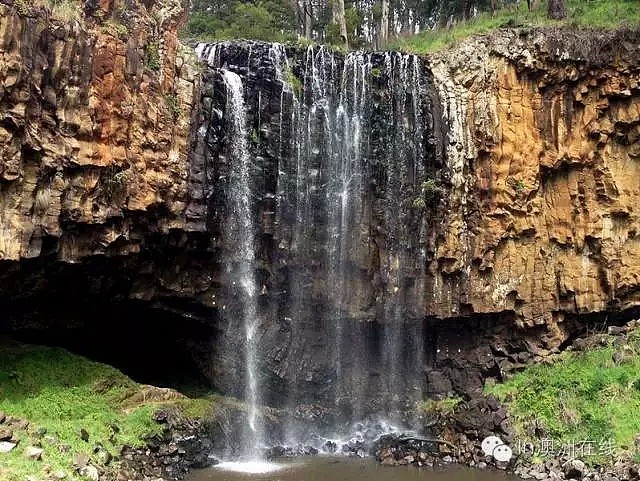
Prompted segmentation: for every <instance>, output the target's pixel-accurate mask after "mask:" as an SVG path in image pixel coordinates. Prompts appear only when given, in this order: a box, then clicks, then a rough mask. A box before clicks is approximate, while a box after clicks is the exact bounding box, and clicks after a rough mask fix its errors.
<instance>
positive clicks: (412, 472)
mask: <svg viewBox="0 0 640 481" xmlns="http://www.w3.org/2000/svg"><path fill="white" fill-rule="evenodd" d="M269 470H270V471H269ZM247 471H254V472H247ZM255 471H263V472H255ZM264 471H268V472H264ZM419 480H424V481H426V480H428V481H520V480H519V478H517V477H515V476H512V475H508V474H506V473H503V472H499V471H498V472H496V471H480V470H474V469H470V468H465V467H462V466H450V467H448V468H447V469H446V470H442V471H434V470H431V469H425V468H417V467H414V466H399V467H386V466H381V465H380V464H378V463H377V462H376V461H375V460H374V459H372V458H364V459H362V458H348V457H332V456H315V457H311V458H293V459H285V460H281V461H277V462H275V463H266V464H264V465H257V464H251V463H223V464H221V465H219V466H216V467H213V468H209V469H203V470H199V471H196V472H194V473H192V474H191V475H190V476H189V478H187V481H419Z"/></svg>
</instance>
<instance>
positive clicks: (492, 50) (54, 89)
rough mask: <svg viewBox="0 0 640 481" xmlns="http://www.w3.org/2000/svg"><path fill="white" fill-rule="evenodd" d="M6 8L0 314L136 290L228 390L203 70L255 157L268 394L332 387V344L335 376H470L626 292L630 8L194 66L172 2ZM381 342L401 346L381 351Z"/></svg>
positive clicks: (461, 382)
mask: <svg viewBox="0 0 640 481" xmlns="http://www.w3.org/2000/svg"><path fill="white" fill-rule="evenodd" d="M43 1H44V0H43ZM20 5H22V3H20V4H18V3H12V2H10V1H8V0H7V1H3V2H2V4H1V5H0V28H1V30H0V31H1V32H2V36H1V37H0V54H1V56H0V80H1V81H2V89H1V91H0V93H1V97H0V111H1V112H2V122H0V138H1V139H2V158H1V160H0V205H1V206H2V209H1V211H0V258H2V262H0V299H2V300H3V302H5V304H6V305H7V306H8V311H9V312H10V314H9V315H7V318H6V319H5V320H4V321H1V322H0V328H1V329H2V330H6V329H10V330H13V331H20V330H21V329H22V328H24V327H25V326H28V327H29V329H40V330H46V329H47V328H50V327H51V326H52V325H55V326H56V329H60V328H63V327H65V322H64V321H61V322H56V323H55V324H54V323H53V321H51V319H50V318H49V317H47V316H48V314H46V313H48V312H49V311H50V309H51V308H52V307H56V308H57V309H64V312H65V315H71V314H72V313H73V311H74V309H76V310H78V312H76V316H75V317H76V319H75V321H78V322H79V323H80V324H91V320H92V312H91V311H90V310H88V309H89V308H87V307H86V306H87V305H92V303H93V304H95V303H96V302H98V301H99V302H100V303H102V304H104V305H107V304H109V303H112V302H116V301H117V302H118V303H124V305H125V307H126V306H128V304H127V303H128V302H130V301H132V300H136V301H137V302H138V303H137V304H136V306H138V307H139V306H143V307H144V308H147V307H155V308H161V309H162V310H163V311H166V312H171V313H173V314H174V315H176V316H177V318H179V319H182V321H183V322H184V323H185V324H184V328H185V329H184V331H185V332H187V333H196V332H197V335H196V334H193V335H191V334H185V338H186V339H185V343H186V345H188V346H189V349H190V350H191V354H192V355H193V356H194V358H196V360H197V362H198V364H199V367H200V369H201V371H202V372H204V373H205V375H206V376H207V377H209V378H210V379H212V380H213V381H214V383H216V384H217V385H218V386H220V387H222V388H223V389H225V390H227V391H230V392H235V393H236V394H242V393H241V392H239V391H238V389H237V388H234V386H233V379H237V375H238V372H237V370H238V369H240V367H239V364H241V363H242V357H241V356H238V357H235V358H229V356H228V353H221V352H220V350H219V349H216V346H220V345H224V343H221V342H220V341H221V339H225V340H226V341H228V342H229V343H230V345H232V346H235V345H236V344H234V343H235V342H240V341H239V340H238V339H236V337H234V333H233V330H234V326H236V324H234V322H235V320H236V318H235V317H234V316H233V315H229V314H228V313H225V312H223V311H226V310H227V309H229V312H231V313H232V314H233V313H234V312H237V310H238V309H239V304H238V303H239V302H240V299H239V298H238V292H237V289H235V288H234V285H233V282H234V281H235V280H234V279H232V278H230V276H229V275H228V273H227V271H226V270H225V259H224V258H223V257H224V255H225V249H227V250H228V248H229V246H228V245H225V243H224V239H225V237H224V232H225V229H226V226H225V220H226V219H227V217H228V216H227V209H228V207H229V205H228V202H227V200H226V199H227V198H228V197H227V192H226V190H225V189H226V188H227V187H228V182H227V180H226V176H227V175H228V174H229V172H230V168H229V165H228V163H227V160H229V159H232V158H233V157H232V156H230V155H229V152H228V151H227V150H226V149H227V146H228V145H229V137H228V135H229V134H228V132H229V131H228V129H226V127H225V125H226V124H225V122H226V117H225V115H224V114H225V112H224V108H225V105H227V102H226V100H227V99H226V95H227V93H226V90H225V86H224V82H223V79H222V77H221V76H220V71H219V68H221V67H224V68H227V69H228V70H232V71H235V73H237V74H238V75H240V76H241V77H242V82H243V88H244V93H245V105H246V108H247V112H246V114H247V119H248V120H247V122H248V129H247V132H248V136H249V139H248V144H249V146H250V148H251V151H252V154H253V155H254V158H253V159H252V160H253V163H252V169H253V170H252V173H253V176H252V179H251V184H252V185H251V192H252V193H254V194H255V195H256V196H257V198H256V199H255V200H254V202H255V204H254V210H253V212H254V215H255V219H254V224H255V226H257V232H256V241H257V243H256V246H257V247H256V248H257V252H256V253H255V254H256V271H255V278H256V280H257V283H258V286H257V287H258V289H259V290H260V296H259V297H260V299H259V310H260V313H261V316H262V320H263V321H262V323H261V334H260V338H261V348H260V349H261V352H260V356H259V359H257V361H256V362H257V365H258V366H259V368H260V370H261V375H262V376H263V378H264V379H265V385H266V392H264V393H263V394H264V396H265V398H264V399H265V401H267V402H270V403H273V402H276V400H278V399H280V400H282V399H284V398H285V396H283V394H284V393H288V396H289V397H290V398H291V399H293V402H294V403H298V402H311V401H313V400H315V396H316V393H317V392H320V393H321V397H322V398H323V399H324V400H331V399H332V398H331V396H334V397H337V398H340V397H341V392H340V389H339V388H336V385H335V379H336V376H337V374H336V368H337V367H336V366H338V364H336V362H335V361H336V360H337V359H339V357H338V356H339V355H346V357H345V358H343V361H344V363H340V364H339V366H340V368H341V369H345V370H346V371H344V372H346V373H347V378H352V379H356V378H357V376H356V374H360V373H363V374H364V375H365V376H367V380H366V382H362V383H360V382H355V383H354V390H353V392H352V393H351V394H353V395H355V396H364V397H365V398H373V397H375V396H376V393H380V392H387V394H389V392H391V391H393V390H395V389H397V388H398V386H392V385H389V384H387V385H386V386H383V385H382V384H381V381H380V379H382V377H380V376H379V375H380V374H381V372H382V371H384V370H389V369H391V370H393V369H395V370H396V371H397V374H396V375H403V382H405V381H406V382H407V385H411V386H412V385H413V382H414V381H413V380H414V379H418V380H420V381H424V380H426V381H427V382H426V386H422V388H425V387H426V389H427V391H428V392H429V393H432V394H439V393H444V392H448V391H451V390H458V391H464V390H472V389H477V388H478V387H479V386H480V383H481V380H482V377H485V376H500V375H501V372H502V371H504V369H508V368H509V367H510V366H512V365H514V364H518V363H521V362H526V360H527V359H528V358H529V357H530V356H531V355H534V356H535V355H544V353H545V352H546V351H548V350H551V349H555V348H558V347H559V346H561V345H562V343H563V342H565V341H566V340H567V339H568V338H569V337H570V336H571V335H572V334H573V333H574V332H575V330H576V329H577V326H579V325H580V323H581V322H583V320H584V321H585V322H586V321H592V320H593V319H594V317H593V316H595V315H600V314H601V315H602V317H605V316H610V317H611V318H612V317H614V316H615V315H619V314H620V313H624V312H625V311H626V312H628V311H629V310H630V309H633V308H636V307H638V306H640V296H639V294H638V293H639V292H640V244H639V242H638V237H637V231H638V223H639V218H638V214H637V212H636V210H637V206H635V203H636V202H637V200H638V199H640V186H638V185H637V182H636V180H635V179H636V178H637V176H638V174H640V163H639V162H640V158H639V156H640V141H639V139H640V85H639V84H638V78H639V74H640V50H639V47H638V44H639V39H640V34H639V33H638V32H637V31H635V32H633V31H619V32H615V33H606V32H604V33H603V32H592V31H578V32H570V31H567V30H557V31H556V30H552V29H545V30H505V31H500V32H497V33H495V34H492V35H490V36H487V37H480V38H475V39H470V40H468V41H466V42H463V43H462V44H461V45H459V46H457V47H455V48H452V49H450V50H448V51H446V52H443V53H439V54H433V55H429V56H427V57H424V58H418V57H413V56H408V55H401V54H391V53H389V54H382V53H374V54H362V53H352V54H349V56H347V57H346V58H345V57H344V56H343V55H341V54H338V53H333V52H329V51H328V50H326V49H322V48H319V47H315V48H311V49H298V48H287V49H284V48H283V47H282V46H274V45H267V44H260V43H234V44H228V45H225V46H219V47H217V48H218V50H217V51H216V53H215V55H218V57H217V58H216V57H215V55H214V58H213V60H212V61H211V62H210V63H209V66H197V62H196V59H195V55H194V54H193V52H192V50H191V49H189V48H187V47H183V46H180V45H179V43H178V40H177V28H178V27H179V25H180V23H181V21H182V19H183V15H184V11H183V6H182V5H181V4H180V3H179V2H177V1H175V0H174V1H169V0H166V1H164V0H163V1H158V2H153V1H147V2H143V4H141V5H137V6H133V5H128V4H127V5H126V8H122V7H119V6H118V5H119V4H118V2H93V1H88V2H85V3H84V14H83V15H82V18H80V19H79V20H66V21H62V20H57V19H56V18H55V16H53V15H52V14H51V13H50V12H49V10H47V8H46V7H29V8H28V9H26V10H25V8H23V7H21V6H20ZM121 5H125V4H124V3H122V4H121ZM209 54H211V51H209V52H208V53H207V55H209ZM199 69H200V70H201V72H202V73H201V74H200V72H199ZM227 117H228V116H227ZM354 139H355V140H354ZM346 140H348V141H349V142H346ZM345 145H349V146H351V147H349V148H348V149H346V150H344V147H345ZM356 146H357V147H358V148H357V149H356V148H353V147H356ZM331 169H334V170H331ZM345 199H346V200H345ZM634 208H635V210H634ZM227 267H228V266H227ZM78 306H85V307H82V309H85V310H83V311H82V312H80V311H79V310H80V307H78ZM34 308H37V309H38V311H39V312H40V313H45V315H42V314H40V315H37V316H36V315H33V309H34ZM72 317H73V316H72ZM329 319H331V320H334V321H337V320H339V321H340V322H339V323H334V322H332V323H329V324H326V323H325V321H327V320H329ZM111 322H113V325H114V326H118V327H117V328H123V327H124V325H123V324H118V323H119V322H120V321H119V319H117V318H116V319H113V320H112V321H111ZM140 322H143V320H140ZM145 322H146V321H145ZM134 325H135V323H129V324H127V325H126V326H127V328H129V329H134V328H135V327H131V326H134ZM194 326H196V327H197V329H196V327H194ZM461 326H462V327H461ZM187 327H188V328H189V329H187ZM237 327H238V329H240V326H239V325H238V326H237ZM331 329H339V332H333V334H332V335H334V334H335V335H336V336H337V338H339V339H342V343H341V345H340V346H335V347H336V348H337V351H336V350H334V351H330V353H331V355H330V356H328V354H327V353H328V352H329V351H327V349H326V348H327V342H328V340H327V339H332V338H331V337H329V338H327V335H328V333H329V332H331ZM172 332H173V331H172ZM394 345H397V346H400V347H401V348H403V349H404V350H405V351H406V352H411V353H413V354H416V353H418V354H416V356H413V354H412V355H411V356H408V357H405V358H403V359H402V362H400V363H399V364H398V362H397V360H396V361H393V362H396V364H393V362H392V360H391V358H389V357H387V358H385V357H384V356H385V355H387V354H384V353H385V352H387V353H388V352H389V349H391V348H392V346H394ZM407 346H410V347H409V348H407ZM241 351H242V349H236V353H239V352H241ZM340 353H342V354H340ZM345 353H347V354H345ZM351 355H352V356H353V357H349V356H351ZM214 359H215V360H216V361H217V362H212V360H214ZM416 360H417V361H416ZM358 363H359V365H357V366H355V367H354V364H358ZM409 373H410V374H409ZM405 388H407V386H406V385H403V386H402V389H405ZM291 393H294V394H291ZM333 400H334V401H335V400H336V399H335V398H334V399H333ZM386 402H389V400H388V399H387V401H386Z"/></svg>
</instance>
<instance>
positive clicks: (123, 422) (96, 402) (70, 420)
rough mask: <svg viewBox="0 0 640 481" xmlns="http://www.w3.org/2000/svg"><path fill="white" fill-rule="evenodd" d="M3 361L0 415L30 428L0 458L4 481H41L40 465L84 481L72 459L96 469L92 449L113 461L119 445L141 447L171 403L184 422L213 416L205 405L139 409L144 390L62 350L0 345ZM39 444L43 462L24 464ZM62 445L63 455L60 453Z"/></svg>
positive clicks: (115, 372)
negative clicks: (86, 458)
mask: <svg viewBox="0 0 640 481" xmlns="http://www.w3.org/2000/svg"><path fill="white" fill-rule="evenodd" d="M0 360H1V361H0V411H4V412H5V413H7V414H8V415H12V416H16V417H19V418H22V419H26V420H27V421H29V422H30V427H29V429H28V430H27V432H21V438H22V439H21V442H20V443H19V445H18V446H17V447H16V448H15V449H14V450H13V451H12V452H11V453H10V454H0V479H3V480H6V481H14V480H15V481H17V480H21V481H22V480H24V479H25V478H26V476H27V475H34V476H36V477H37V478H38V479H40V478H41V477H42V468H43V466H44V465H49V466H51V468H52V470H53V471H54V472H55V471H64V472H65V473H66V474H67V478H66V479H81V478H80V477H79V476H78V475H77V474H74V473H73V472H72V458H73V455H74V454H75V453H84V454H87V455H90V456H91V457H92V459H93V460H94V462H95V463H96V464H99V463H100V462H101V458H100V456H99V455H96V454H93V450H94V448H95V447H96V446H97V445H102V446H103V447H104V449H106V450H107V451H109V452H110V454H112V455H113V456H114V457H117V456H118V455H119V453H120V450H121V448H122V446H123V445H129V446H134V447H135V446H142V445H144V438H145V437H146V436H148V435H151V434H153V433H158V432H160V431H161V429H162V426H161V425H159V424H158V423H156V422H154V421H153V419H152V415H153V413H154V412H155V410H157V409H158V408H159V407H160V405H165V404H172V405H174V404H175V405H177V406H178V407H180V408H182V410H183V411H184V412H185V414H187V415H191V414H193V415H199V414H200V413H203V412H205V410H206V405H207V403H208V408H209V409H211V402H210V401H207V400H193V401H192V400H189V399H180V400H176V401H172V402H142V401H141V400H140V399H141V398H144V396H141V395H140V394H139V393H140V391H141V389H143V387H142V386H140V385H139V384H137V383H135V382H134V381H132V380H131V379H130V378H128V377H127V376H125V375H124V374H122V373H121V372H120V371H118V370H116V369H114V368H112V367H110V366H107V365H105V364H100V363H97V362H92V361H89V360H87V359H85V358H83V357H80V356H76V355H74V354H71V353H69V352H68V351H66V350H64V349H58V348H46V347H37V346H12V347H8V346H2V345H0ZM137 393H138V396H136V394H137ZM114 426H115V427H116V428H115V429H114ZM39 428H44V429H46V435H45V437H39V436H38V435H37V434H36V432H37V430H38V429H39ZM81 429H85V430H86V431H87V432H88V433H89V441H88V442H86V441H83V440H82V439H81V437H80V430H81ZM49 437H51V438H55V440H56V442H55V443H51V442H50V441H51V440H50V439H49ZM38 441H40V442H41V443H42V447H43V448H44V449H45V452H44V454H43V461H42V462H36V461H30V460H27V459H25V457H24V449H25V448H26V447H27V446H29V445H30V444H34V443H37V442H38ZM61 445H67V446H68V450H66V451H65V452H62V451H64V450H61V449H60V446H61Z"/></svg>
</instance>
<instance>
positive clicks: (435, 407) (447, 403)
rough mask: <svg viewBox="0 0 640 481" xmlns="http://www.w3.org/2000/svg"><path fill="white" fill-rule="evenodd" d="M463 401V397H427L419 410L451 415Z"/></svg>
mask: <svg viewBox="0 0 640 481" xmlns="http://www.w3.org/2000/svg"><path fill="white" fill-rule="evenodd" d="M461 402H462V398H459V397H448V398H445V399H427V400H425V401H423V402H422V403H421V404H420V406H419V410H420V411H421V412H423V413H429V414H440V415H444V416H446V415H449V414H451V413H453V411H454V410H455V409H456V407H458V405H459V404H460V403H461Z"/></svg>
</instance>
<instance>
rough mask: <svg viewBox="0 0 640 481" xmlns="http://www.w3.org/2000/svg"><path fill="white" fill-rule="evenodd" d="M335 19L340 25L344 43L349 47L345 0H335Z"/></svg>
mask: <svg viewBox="0 0 640 481" xmlns="http://www.w3.org/2000/svg"><path fill="white" fill-rule="evenodd" d="M333 21H334V22H335V23H337V24H338V25H339V26H340V39H341V40H342V44H343V45H344V46H345V47H346V48H349V39H348V38H347V20H346V18H345V13H344V0H333Z"/></svg>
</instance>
